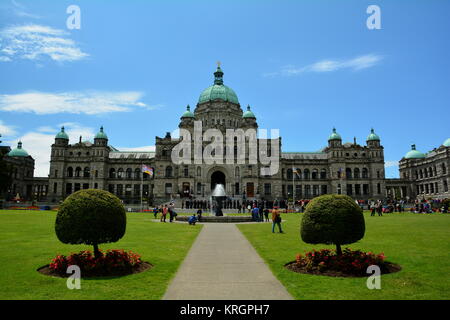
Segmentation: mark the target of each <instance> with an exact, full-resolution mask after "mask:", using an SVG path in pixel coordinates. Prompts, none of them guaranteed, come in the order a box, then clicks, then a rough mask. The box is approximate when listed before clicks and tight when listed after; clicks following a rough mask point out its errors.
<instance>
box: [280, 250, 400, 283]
mask: <svg viewBox="0 0 450 320" xmlns="http://www.w3.org/2000/svg"><path fill="white" fill-rule="evenodd" d="M385 259H386V257H385V256H384V254H383V253H379V254H374V253H372V252H362V251H360V250H351V249H349V248H345V249H344V250H343V251H342V255H341V256H338V255H336V251H335V250H331V249H322V250H312V251H309V252H306V253H305V254H304V255H302V254H298V255H297V256H296V261H294V262H291V263H288V264H287V265H286V268H288V269H289V270H291V271H295V272H299V273H311V274H323V275H328V276H338V277H339V276H341V277H345V276H347V277H349V276H350V277H366V276H368V275H369V274H367V268H368V267H369V266H371V265H377V266H378V267H380V271H381V273H382V274H385V273H391V272H397V271H400V269H401V268H400V266H398V265H395V264H392V263H390V262H387V261H386V260H385Z"/></svg>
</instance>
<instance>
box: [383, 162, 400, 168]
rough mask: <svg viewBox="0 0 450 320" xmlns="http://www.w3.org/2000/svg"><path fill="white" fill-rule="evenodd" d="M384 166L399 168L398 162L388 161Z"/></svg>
mask: <svg viewBox="0 0 450 320" xmlns="http://www.w3.org/2000/svg"><path fill="white" fill-rule="evenodd" d="M384 166H385V167H386V168H391V167H397V166H398V161H386V162H385V163H384Z"/></svg>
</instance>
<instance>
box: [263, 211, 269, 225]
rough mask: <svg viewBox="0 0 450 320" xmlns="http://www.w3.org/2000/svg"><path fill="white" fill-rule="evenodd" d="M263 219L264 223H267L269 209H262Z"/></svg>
mask: <svg viewBox="0 0 450 320" xmlns="http://www.w3.org/2000/svg"><path fill="white" fill-rule="evenodd" d="M264 217H265V218H266V219H265V222H269V209H267V208H265V209H264Z"/></svg>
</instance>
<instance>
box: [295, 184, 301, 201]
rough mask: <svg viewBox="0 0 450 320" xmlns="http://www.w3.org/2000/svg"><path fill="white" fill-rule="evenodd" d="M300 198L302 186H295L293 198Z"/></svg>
mask: <svg viewBox="0 0 450 320" xmlns="http://www.w3.org/2000/svg"><path fill="white" fill-rule="evenodd" d="M301 196H302V185H301V184H297V185H295V197H296V198H300V197H301Z"/></svg>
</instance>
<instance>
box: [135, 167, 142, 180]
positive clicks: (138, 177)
mask: <svg viewBox="0 0 450 320" xmlns="http://www.w3.org/2000/svg"><path fill="white" fill-rule="evenodd" d="M134 178H135V179H140V178H141V169H139V168H136V169H134Z"/></svg>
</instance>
